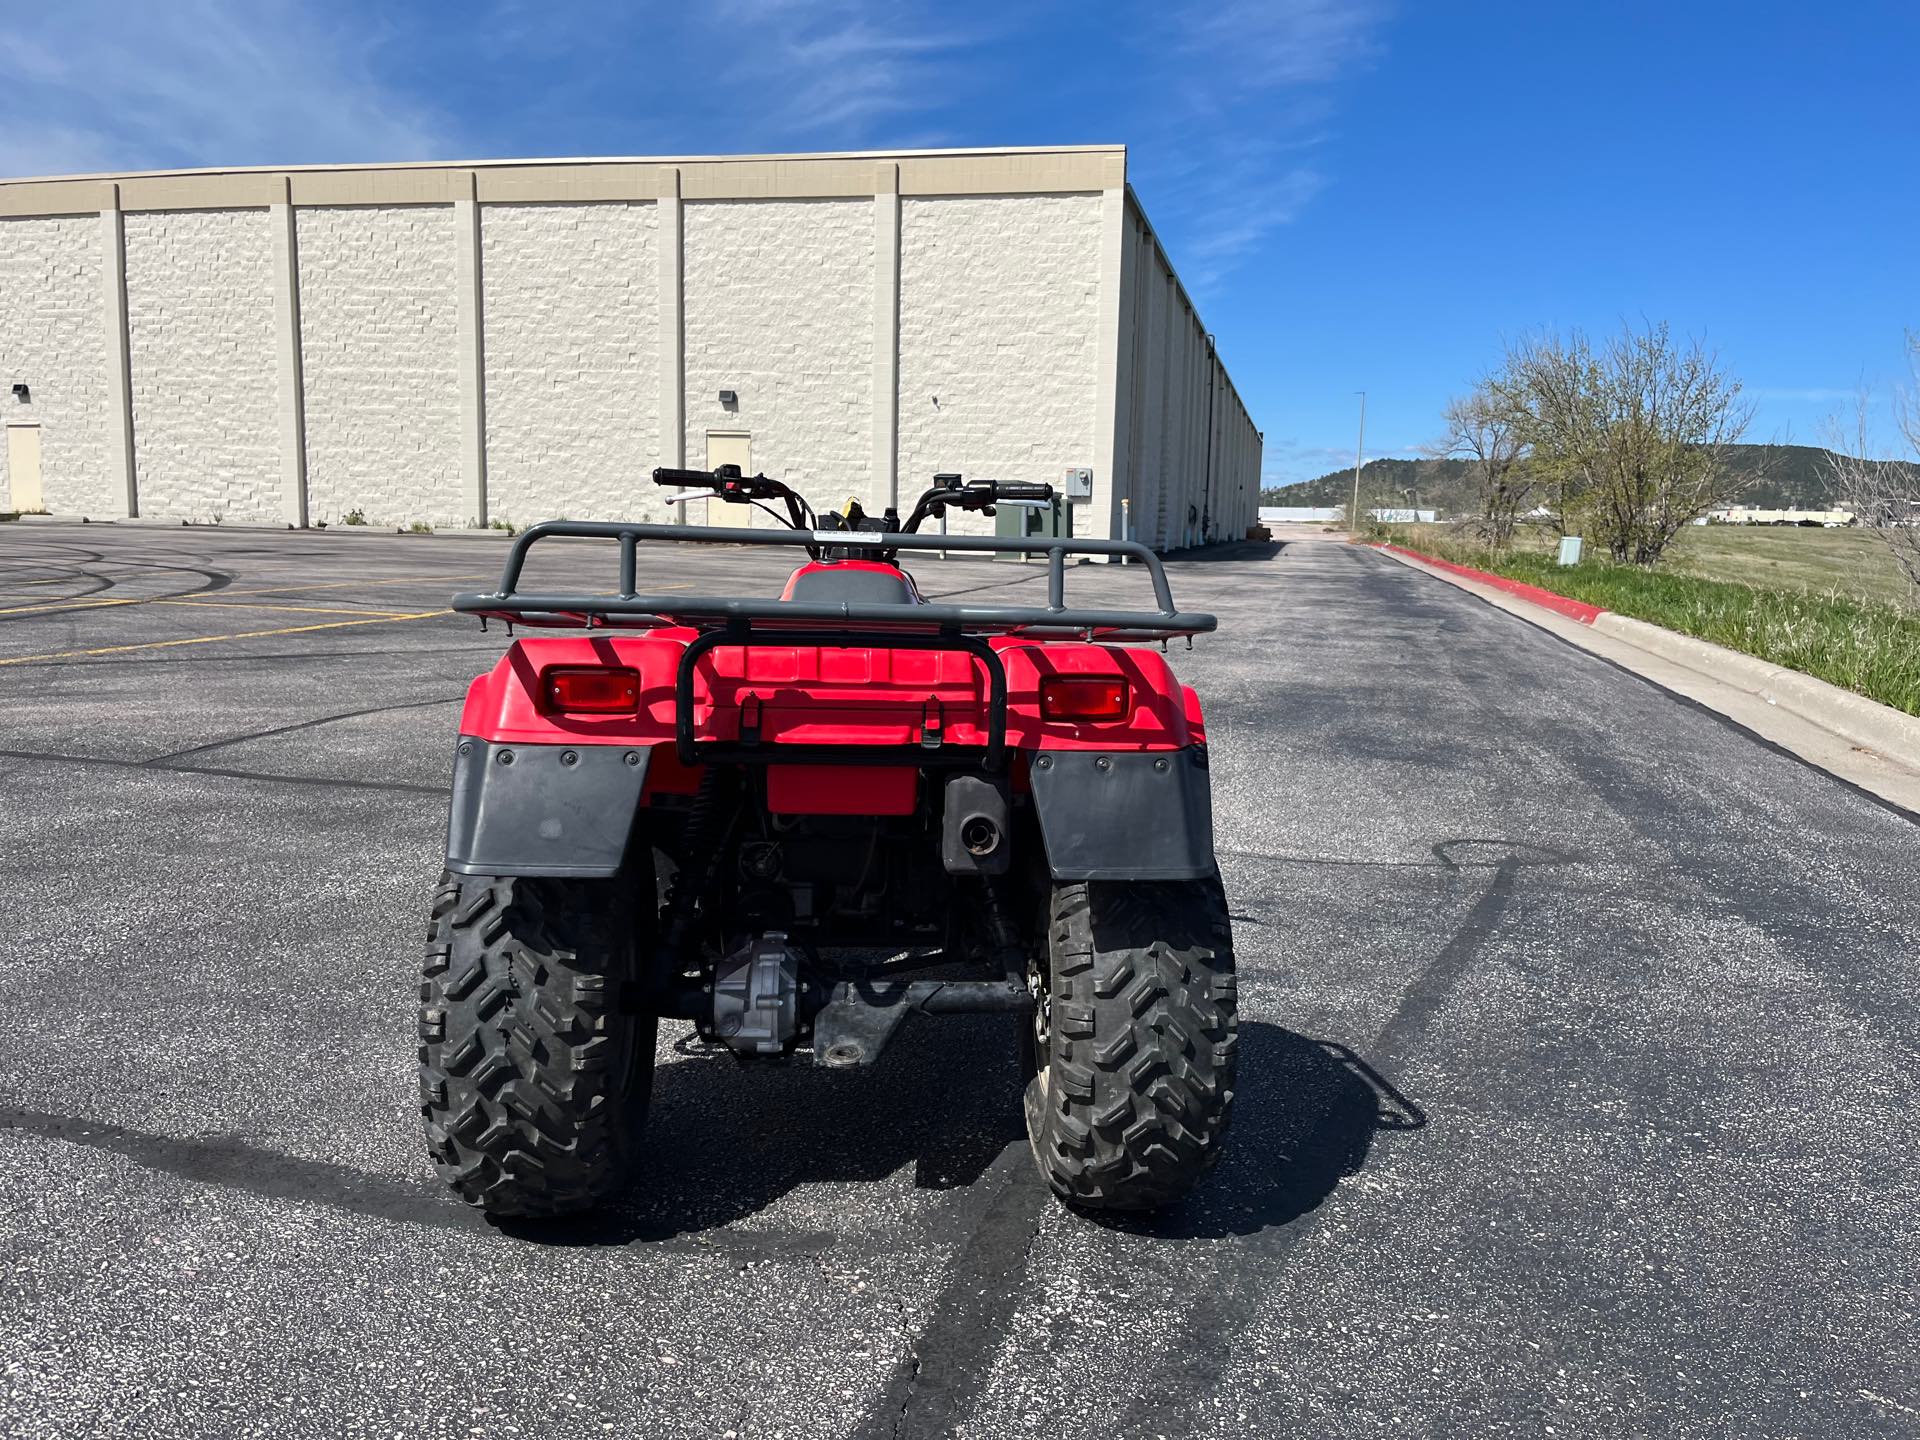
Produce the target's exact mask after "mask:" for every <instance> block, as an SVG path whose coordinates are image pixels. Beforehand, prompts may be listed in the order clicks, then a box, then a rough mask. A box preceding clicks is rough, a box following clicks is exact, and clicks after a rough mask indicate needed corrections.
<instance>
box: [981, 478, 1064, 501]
mask: <svg viewBox="0 0 1920 1440" xmlns="http://www.w3.org/2000/svg"><path fill="white" fill-rule="evenodd" d="M993 493H994V496H995V497H996V498H997V499H1001V500H1051V499H1053V486H1051V485H1013V484H1008V483H1007V482H1006V481H1001V482H999V483H998V484H996V485H995V486H994V487H993Z"/></svg>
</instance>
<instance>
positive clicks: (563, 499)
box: [480, 203, 673, 524]
mask: <svg viewBox="0 0 1920 1440" xmlns="http://www.w3.org/2000/svg"><path fill="white" fill-rule="evenodd" d="M657 210H658V207H657V206H656V205H653V204H652V203H646V204H611V203H609V204H590V205H486V206H482V207H481V221H480V225H481V229H480V233H481V267H480V268H481V277H482V281H481V283H482V293H483V294H484V296H485V305H484V311H483V333H484V343H485V352H486V366H487V503H488V509H489V511H490V513H491V514H492V515H493V516H494V517H496V518H502V519H506V520H509V521H512V522H514V523H516V524H526V523H528V522H530V521H534V520H546V519H552V518H555V517H559V516H566V517H568V518H571V519H587V520H655V519H658V520H665V519H671V518H673V517H671V516H669V515H668V514H667V513H666V512H667V507H666V505H665V504H664V503H662V502H661V500H660V499H659V498H657V497H659V496H660V495H661V494H662V493H663V492H662V491H661V490H660V489H659V488H658V487H657V486H655V485H654V484H653V483H652V482H651V481H650V480H649V479H648V478H647V477H648V475H650V474H651V473H652V470H653V467H654V466H655V465H657V464H659V463H660V461H659V453H660V418H659V409H660V379H659V377H660V362H659V347H660V330H659V325H660V317H659V310H660V300H659V260H660V253H659V222H658V219H657V214H656V212H657Z"/></svg>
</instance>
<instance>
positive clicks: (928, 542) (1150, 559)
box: [453, 520, 1217, 643]
mask: <svg viewBox="0 0 1920 1440" xmlns="http://www.w3.org/2000/svg"><path fill="white" fill-rule="evenodd" d="M554 539H577V540H617V541H618V542H619V544H620V588H619V590H618V591H617V592H616V593H613V594H599V595H596V594H568V593H564V592H533V593H522V592H521V591H520V590H519V584H520V574H521V571H522V570H523V569H524V568H525V566H526V561H527V554H528V552H529V551H530V550H531V549H532V548H533V547H534V546H535V545H536V544H538V543H540V542H541V541H543V540H554ZM642 541H666V542H670V543H677V544H696V545H775V546H783V547H786V548H788V549H794V550H806V549H810V548H811V549H818V548H820V547H822V546H831V547H833V548H835V549H839V550H842V551H859V550H862V549H868V550H874V551H887V550H899V551H909V552H912V551H918V552H923V553H939V552H943V551H945V552H955V553H959V554H963V555H1044V556H1045V557H1046V559H1047V603H1046V605H1045V606H1044V607H1041V606H1023V605H976V604H965V605H946V604H938V605H931V604H922V605H898V604H878V603H874V602H871V601H865V602H862V601H844V602H839V601H818V600H813V601H805V600H798V601H796V600H776V599H726V598H719V597H711V596H699V595H672V594H659V595H648V594H644V593H642V592H641V590H640V586H639V571H640V564H639V549H640V544H641V542H642ZM1070 555H1072V556H1100V557H1104V558H1106V559H1110V560H1125V561H1129V562H1132V563H1135V564H1140V565H1144V566H1145V567H1146V569H1147V574H1148V577H1149V579H1150V580H1151V581H1152V584H1153V598H1154V604H1155V605H1156V606H1157V607H1158V608H1157V609H1155V610H1088V609H1080V608H1076V607H1071V606H1069V605H1068V604H1067V601H1066V590H1067V557H1068V556H1070ZM453 608H454V609H455V610H457V611H460V612H461V613H463V614H467V615H478V616H481V617H482V618H483V619H497V620H506V621H511V622H514V623H517V624H523V625H541V626H558V627H564V628H573V629H582V628H585V629H591V628H595V627H598V626H615V627H628V628H639V629H651V628H654V627H658V626H662V625H682V626H687V627H690V628H692V629H696V630H711V629H718V628H731V629H734V630H736V631H738V630H740V629H742V628H751V629H752V630H753V631H754V632H756V633H763V632H766V631H771V630H777V629H786V628H794V629H801V630H821V629H823V628H830V629H833V630H835V631H842V630H846V631H851V630H855V629H858V630H862V631H875V630H879V631H900V632H919V633H928V634H944V635H1043V636H1048V635H1050V636H1054V637H1056V638H1064V637H1069V636H1078V637H1081V638H1085V639H1100V640H1109V641H1137V640H1170V639H1174V638H1177V637H1179V636H1183V635H1189V636H1190V635H1201V634H1205V633H1206V632H1208V631H1210V630H1212V629H1213V628H1214V627H1215V625H1216V623H1217V622H1216V621H1215V619H1214V617H1213V616H1211V615H1206V614H1200V613H1197V612H1189V611H1182V610H1180V609H1178V608H1176V607H1175V605H1174V603H1173V591H1172V590H1171V588H1169V586H1168V585H1167V572H1166V569H1165V567H1164V566H1162V565H1161V563H1160V557H1159V556H1158V555H1155V554H1154V553H1153V551H1151V550H1149V549H1148V548H1147V547H1146V546H1144V545H1142V544H1139V543H1138V542H1137V541H1132V540H1069V539H1062V538H1059V537H1056V536H1044V535H1043V536H1035V537H1033V538H1031V539H1016V538H1010V537H1001V536H987V535H919V534H903V533H899V532H878V531H858V530H732V529H724V528H719V527H714V526H703V525H643V524H624V523H621V522H618V521H605V520H548V521H545V522H543V523H541V524H539V525H530V526H528V527H527V529H525V530H524V531H522V532H521V533H520V534H519V535H518V536H517V537H515V539H514V542H513V548H512V549H511V550H510V551H508V552H507V563H506V566H505V568H504V569H503V570H502V571H501V575H500V588H499V589H498V590H496V591H494V592H493V593H492V594H469V595H456V596H455V597H454V599H453ZM843 638H851V637H845V636H843ZM856 643H857V642H856Z"/></svg>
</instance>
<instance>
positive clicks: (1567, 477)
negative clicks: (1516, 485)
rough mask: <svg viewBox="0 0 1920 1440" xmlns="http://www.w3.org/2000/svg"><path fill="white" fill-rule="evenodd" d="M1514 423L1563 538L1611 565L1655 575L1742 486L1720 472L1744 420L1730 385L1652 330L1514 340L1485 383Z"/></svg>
mask: <svg viewBox="0 0 1920 1440" xmlns="http://www.w3.org/2000/svg"><path fill="white" fill-rule="evenodd" d="M1491 384H1492V386H1493V388H1494V390H1495V392H1496V393H1497V394H1498V395H1499V396H1500V398H1501V399H1502V401H1503V402H1504V403H1506V404H1507V405H1509V406H1510V407H1512V409H1513V410H1515V411H1516V412H1518V413H1520V414H1521V415H1523V416H1524V419H1523V420H1522V422H1521V424H1520V435H1521V438H1522V439H1523V440H1525V441H1526V442H1527V443H1528V444H1530V445H1531V446H1532V448H1533V453H1534V459H1535V465H1536V467H1537V470H1538V472H1539V476H1540V478H1541V480H1542V481H1544V482H1545V484H1546V485H1547V486H1548V488H1549V490H1550V492H1552V493H1555V494H1557V496H1558V499H1559V502H1560V511H1561V522H1562V528H1563V529H1568V528H1572V526H1573V524H1574V522H1575V521H1576V520H1577V521H1578V524H1579V526H1580V528H1582V529H1583V530H1584V531H1585V532H1586V533H1587V535H1588V536H1589V537H1590V538H1591V539H1592V540H1593V541H1594V543H1596V544H1597V545H1599V546H1601V547H1603V548H1604V549H1605V550H1606V551H1607V553H1608V554H1610V555H1611V556H1612V557H1613V558H1614V559H1615V560H1617V561H1622V562H1626V561H1631V562H1632V563H1633V564H1636V565H1653V564H1655V563H1656V562H1657V561H1658V560H1659V559H1660V556H1661V554H1662V552H1663V551H1665V549H1666V548H1667V546H1668V544H1670V543H1671V542H1672V540H1673V537H1674V536H1675V535H1677V534H1678V533H1679V532H1680V528H1681V527H1682V526H1684V525H1687V524H1689V523H1690V522H1692V521H1693V520H1694V519H1696V518H1697V517H1699V516H1701V515H1704V514H1706V513H1707V511H1708V510H1710V509H1711V508H1712V507H1713V506H1715V505H1718V504H1721V503H1723V502H1725V501H1727V500H1730V499H1732V498H1733V496H1734V495H1736V494H1737V493H1738V492H1739V491H1740V490H1741V489H1742V488H1743V487H1744V486H1745V485H1747V484H1749V483H1750V482H1751V479H1752V476H1751V474H1750V473H1741V472H1739V471H1736V470H1734V469H1733V468H1732V467H1730V466H1729V465H1728V464H1727V463H1726V462H1727V450H1728V447H1729V446H1732V445H1734V444H1736V443H1737V442H1738V441H1739V439H1740V437H1741V436H1742V435H1744V434H1745V433H1746V431H1747V427H1748V426H1749V425H1750V424H1752V422H1753V407H1752V405H1751V404H1750V403H1748V402H1746V401H1745V400H1743V399H1741V395H1740V382H1739V381H1738V380H1736V379H1735V378H1734V377H1733V376H1732V375H1731V374H1730V373H1729V372H1728V371H1727V370H1726V368H1725V367H1724V366H1723V365H1722V364H1721V363H1720V357H1719V356H1718V354H1717V353H1715V352H1713V351H1710V350H1708V349H1707V348H1706V347H1705V346H1704V345H1702V344H1701V343H1700V342H1699V341H1697V340H1688V341H1685V342H1679V341H1676V340H1674V338H1673V336H1672V333H1671V331H1670V330H1669V328H1668V326H1667V325H1666V324H1665V323H1664V322H1662V323H1660V324H1657V325H1648V326H1646V327H1645V328H1644V329H1639V330H1636V329H1633V328H1632V327H1631V326H1622V327H1621V329H1620V332H1619V333H1618V334H1617V335H1614V336H1611V337H1610V338H1608V339H1606V340H1604V341H1601V342H1599V343H1597V344H1596V343H1595V342H1593V341H1591V340H1589V339H1588V338H1587V337H1586V336H1585V335H1584V334H1582V333H1581V332H1580V331H1577V330H1576V331H1573V332H1571V333H1569V334H1568V335H1566V336H1564V337H1561V336H1553V335H1548V336H1539V337H1535V338H1532V339H1529V340H1525V341H1522V342H1521V343H1519V344H1518V345H1515V346H1514V347H1513V348H1512V349H1510V350H1509V351H1508V353H1507V359H1506V365H1505V368H1504V369H1503V370H1502V371H1501V373H1500V374H1499V375H1497V376H1496V377H1494V379H1493V381H1492V382H1491Z"/></svg>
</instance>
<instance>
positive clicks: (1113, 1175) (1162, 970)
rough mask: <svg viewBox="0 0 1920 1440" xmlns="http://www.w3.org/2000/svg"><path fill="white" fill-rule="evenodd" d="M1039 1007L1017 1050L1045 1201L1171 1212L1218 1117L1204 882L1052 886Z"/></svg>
mask: <svg viewBox="0 0 1920 1440" xmlns="http://www.w3.org/2000/svg"><path fill="white" fill-rule="evenodd" d="M1047 932H1048V950H1049V955H1048V960H1049V972H1050V973H1049V975H1048V977H1047V979H1048V985H1047V987H1046V990H1047V995H1046V1003H1045V1005H1044V1006H1043V1008H1042V1010H1041V1011H1040V1012H1039V1013H1038V1014H1037V1015H1036V1019H1035V1025H1034V1028H1033V1030H1032V1031H1031V1032H1030V1034H1029V1037H1028V1045H1027V1062H1028V1063H1027V1070H1028V1076H1029V1079H1028V1083H1027V1092H1026V1114H1027V1136H1028V1140H1029V1141H1030V1143H1031V1145H1032V1147H1033V1155H1034V1159H1035V1161H1036V1162H1037V1163H1038V1165H1039V1167H1040V1172H1041V1174H1042V1175H1044V1176H1045V1177H1046V1180H1047V1183H1048V1184H1049V1185H1050V1186H1052V1188H1053V1191H1054V1193H1055V1194H1056V1195H1058V1196H1060V1198H1061V1199H1063V1200H1065V1201H1067V1202H1068V1203H1070V1204H1072V1205H1076V1206H1081V1207H1084V1208H1087V1209H1094V1210H1154V1209H1160V1208H1163V1207H1165V1206H1169V1205H1172V1204H1174V1203H1176V1202H1178V1201H1179V1200H1181V1199H1182V1198H1183V1197H1185V1196H1186V1194H1187V1193H1188V1192H1189V1191H1190V1190H1191V1189H1192V1188H1193V1186H1194V1184H1195V1183H1196V1182H1197V1181H1198V1180H1199V1179H1200V1177H1201V1176H1202V1175H1203V1174H1204V1173H1205V1172H1206V1171H1207V1170H1208V1168H1210V1167H1211V1166H1212V1165H1213V1163H1214V1162H1215V1161H1216V1160H1217V1159H1218V1158H1219V1155H1220V1147H1221V1140H1222V1137H1223V1136H1224V1135H1225V1133H1226V1129H1227V1123H1228V1120H1229V1118H1230V1116H1231V1113H1232V1106H1233V1085H1234V1064H1235V1050H1236V1043H1237V1033H1236V1032H1237V1021H1236V995H1235V986H1234V973H1233V931H1232V927H1231V925H1230V923H1229V921H1228V918H1227V906H1226V896H1225V894H1224V892H1223V890H1222V889H1221V885H1220V881H1219V879H1218V878H1217V877H1210V878H1208V879H1205V880H1194V881H1162V882H1150V883H1123V882H1118V881H1088V882H1076V883H1071V884H1056V885H1054V886H1053V890H1052V897H1051V904H1050V914H1049V920H1048V926H1047Z"/></svg>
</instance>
